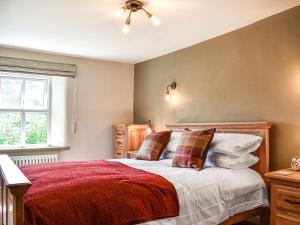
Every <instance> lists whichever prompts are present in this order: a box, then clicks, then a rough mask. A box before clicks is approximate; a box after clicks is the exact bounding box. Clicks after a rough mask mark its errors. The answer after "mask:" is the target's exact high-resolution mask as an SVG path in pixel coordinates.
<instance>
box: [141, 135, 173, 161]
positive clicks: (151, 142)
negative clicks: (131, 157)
mask: <svg viewBox="0 0 300 225" xmlns="http://www.w3.org/2000/svg"><path fill="white" fill-rule="evenodd" d="M171 133H172V131H161V132H152V133H151V134H149V135H147V136H146V138H145V140H144V142H143V144H142V146H141V147H140V149H139V151H138V153H137V156H136V159H142V160H159V158H160V156H161V154H162V152H163V150H164V149H165V148H166V146H167V144H168V143H169V140H170V136H171Z"/></svg>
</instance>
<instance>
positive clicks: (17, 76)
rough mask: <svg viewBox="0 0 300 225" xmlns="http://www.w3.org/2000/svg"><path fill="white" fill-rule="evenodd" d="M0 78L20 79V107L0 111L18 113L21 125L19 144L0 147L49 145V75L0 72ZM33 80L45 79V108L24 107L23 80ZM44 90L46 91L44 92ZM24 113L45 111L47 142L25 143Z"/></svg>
mask: <svg viewBox="0 0 300 225" xmlns="http://www.w3.org/2000/svg"><path fill="white" fill-rule="evenodd" d="M0 78H1V79H11V80H13V79H15V80H22V86H21V96H20V98H21V107H20V108H1V106H0V113H3V112H4V113H9V112H11V113H20V120H21V127H20V142H21V143H20V144H19V145H0V149H3V148H18V147H22V148H23V147H25V148H26V147H45V146H50V145H51V143H50V139H51V137H50V135H51V102H52V93H51V92H52V91H51V90H52V79H51V77H50V76H44V75H43V76H40V75H35V74H15V73H6V72H5V73H4V72H0ZM26 80H33V81H40V80H46V82H45V83H46V88H45V90H44V94H47V105H46V108H45V109H24V96H25V81H26ZM45 92H46V93H45ZM25 113H46V114H47V143H46V144H26V135H25V134H26V133H25V132H26V131H25V129H26V128H25V123H26V121H25Z"/></svg>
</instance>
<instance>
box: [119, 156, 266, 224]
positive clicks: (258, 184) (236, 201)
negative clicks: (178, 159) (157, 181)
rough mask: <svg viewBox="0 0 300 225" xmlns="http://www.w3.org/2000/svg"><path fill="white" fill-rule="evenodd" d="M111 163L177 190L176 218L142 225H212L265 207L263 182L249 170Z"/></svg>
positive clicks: (126, 161)
mask: <svg viewBox="0 0 300 225" xmlns="http://www.w3.org/2000/svg"><path fill="white" fill-rule="evenodd" d="M114 161H119V162H121V163H124V164H126V165H128V166H131V167H134V168H137V169H142V170H145V171H148V172H151V173H155V174H158V175H161V176H162V177H164V178H166V179H167V180H169V181H170V182H171V183H172V184H173V185H174V187H175V189H176V191H177V195H178V199H179V206H180V213H179V216H177V217H172V218H166V219H160V220H156V221H152V222H147V223H143V225H216V224H220V223H221V222H223V221H225V220H226V219H228V218H229V217H230V216H233V215H235V214H237V213H240V212H244V211H247V210H250V209H254V208H256V207H258V206H268V204H269V202H268V195H267V190H266V187H265V183H264V181H263V179H262V178H261V176H260V175H259V174H258V173H257V172H256V171H254V170H252V169H240V170H232V169H225V168H216V167H213V168H205V169H203V170H201V171H199V172H197V171H195V170H194V169H192V168H176V167H172V166H171V164H172V159H166V160H160V161H143V160H134V159H118V160H114Z"/></svg>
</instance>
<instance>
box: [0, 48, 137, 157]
mask: <svg viewBox="0 0 300 225" xmlns="http://www.w3.org/2000/svg"><path fill="white" fill-rule="evenodd" d="M0 55H1V56H9V57H21V58H28V59H38V60H48V61H53V62H65V63H74V64H76V65H77V67H78V75H79V79H78V104H77V105H78V118H79V120H78V128H77V133H76V134H73V133H72V120H71V113H72V104H73V88H74V79H71V78H67V79H68V80H67V82H66V84H65V86H66V87H67V89H66V92H67V98H66V108H67V121H66V124H67V125H66V133H67V135H66V142H67V144H69V145H70V146H71V150H70V151H63V152H62V159H64V160H85V159H105V158H111V157H112V124H113V123H118V122H132V115H133V112H132V110H133V82H134V75H133V73H134V69H133V65H130V64H123V63H114V62H106V61H100V60H92V59H83V58H76V57H66V56H59V55H55V54H44V53H37V52H30V51H22V50H16V49H8V48H0ZM59 79H60V78H59ZM58 83H59V84H62V83H64V82H63V81H62V82H58ZM58 83H57V82H54V83H53V85H55V84H58ZM62 85H64V84H62ZM56 99H57V97H56ZM61 100H63V96H61ZM58 116H59V115H58ZM62 128H63V126H62ZM54 132H56V131H54ZM57 132H61V131H60V130H58V131H57Z"/></svg>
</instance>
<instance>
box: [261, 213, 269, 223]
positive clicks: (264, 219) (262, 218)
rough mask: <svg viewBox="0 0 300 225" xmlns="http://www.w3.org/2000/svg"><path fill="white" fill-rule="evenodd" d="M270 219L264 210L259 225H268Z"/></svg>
mask: <svg viewBox="0 0 300 225" xmlns="http://www.w3.org/2000/svg"><path fill="white" fill-rule="evenodd" d="M269 224H270V218H269V210H264V211H263V212H262V213H261V215H260V225H269Z"/></svg>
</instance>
